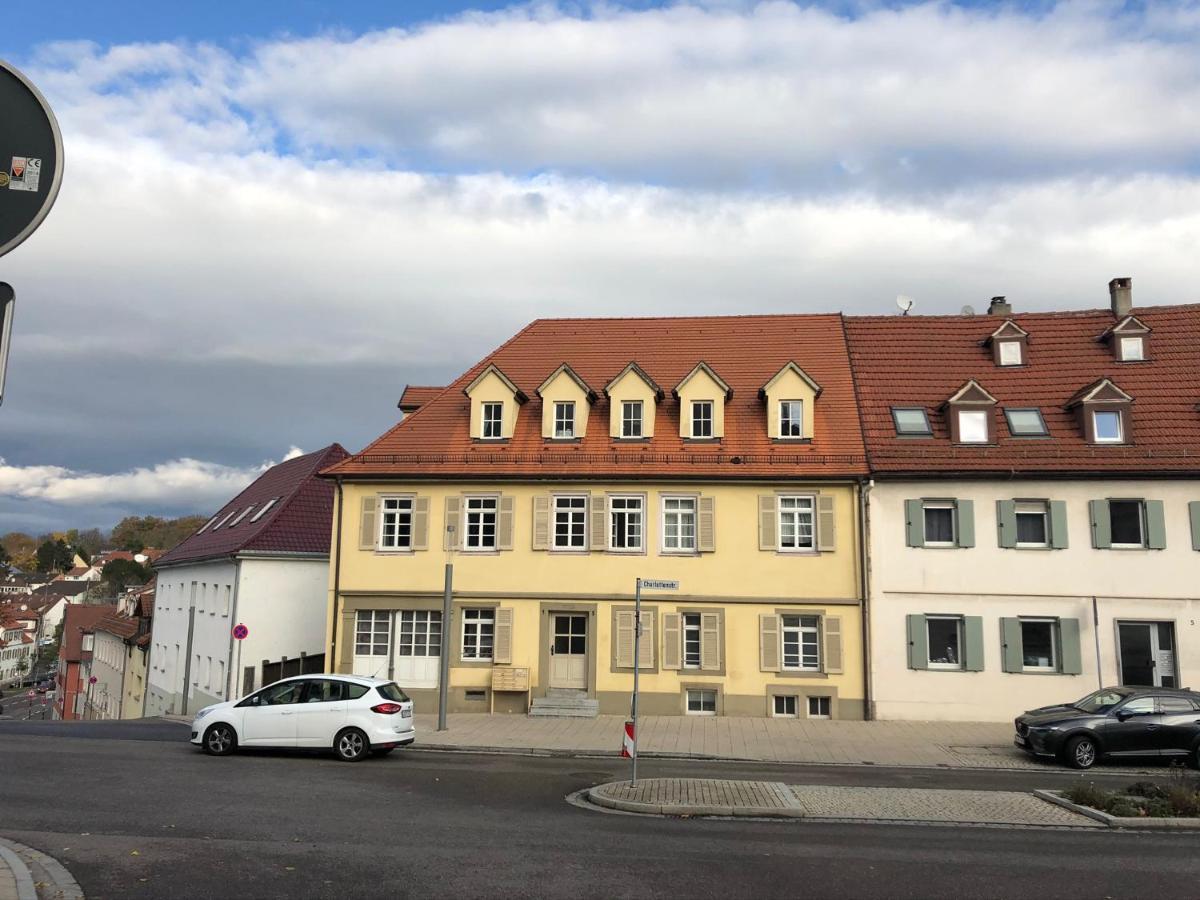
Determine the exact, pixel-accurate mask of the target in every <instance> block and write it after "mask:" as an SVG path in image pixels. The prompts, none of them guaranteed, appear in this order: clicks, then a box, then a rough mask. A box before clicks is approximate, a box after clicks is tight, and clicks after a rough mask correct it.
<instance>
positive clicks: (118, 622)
mask: <svg viewBox="0 0 1200 900" xmlns="http://www.w3.org/2000/svg"><path fill="white" fill-rule="evenodd" d="M93 631H107V632H108V633H109V634H115V635H116V636H117V637H119V638H122V639H124V640H128V639H129V638H131V637H133V636H134V635H135V634H137V632H138V623H137V620H136V619H130V618H129V617H128V616H122V615H119V614H117V613H112V614H111V615H107V616H104V618H102V619H100V620H99V621H98V622H97V623H96V624H95V626H94V628H93Z"/></svg>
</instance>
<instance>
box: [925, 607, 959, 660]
mask: <svg viewBox="0 0 1200 900" xmlns="http://www.w3.org/2000/svg"><path fill="white" fill-rule="evenodd" d="M925 628H926V633H927V637H928V639H929V644H928V646H929V668H931V669H961V668H962V667H963V664H962V644H963V621H962V619H961V618H960V617H959V616H926V617H925Z"/></svg>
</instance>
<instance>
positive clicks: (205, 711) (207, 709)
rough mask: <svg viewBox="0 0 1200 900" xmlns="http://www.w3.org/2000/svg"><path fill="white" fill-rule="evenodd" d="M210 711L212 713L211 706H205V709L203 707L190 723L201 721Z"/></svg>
mask: <svg viewBox="0 0 1200 900" xmlns="http://www.w3.org/2000/svg"><path fill="white" fill-rule="evenodd" d="M212 711H213V708H212V707H211V706H206V707H204V709H202V710H200V711H199V712H198V713H196V717H195V718H194V719H192V721H193V722H199V721H200V720H201V719H203V718H204V717H205V716H207V715H208V714H209V713H210V712H212Z"/></svg>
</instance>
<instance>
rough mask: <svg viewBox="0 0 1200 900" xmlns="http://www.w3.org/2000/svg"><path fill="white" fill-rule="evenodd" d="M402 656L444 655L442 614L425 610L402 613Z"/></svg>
mask: <svg viewBox="0 0 1200 900" xmlns="http://www.w3.org/2000/svg"><path fill="white" fill-rule="evenodd" d="M399 655H400V656H441V655H442V614H441V613H440V612H431V611H429V610H423V609H405V610H401V612H400V640H399Z"/></svg>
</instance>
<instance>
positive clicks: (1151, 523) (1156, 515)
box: [1146, 500, 1167, 550]
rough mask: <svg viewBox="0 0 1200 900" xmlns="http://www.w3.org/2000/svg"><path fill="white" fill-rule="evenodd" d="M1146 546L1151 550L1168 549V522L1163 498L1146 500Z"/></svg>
mask: <svg viewBox="0 0 1200 900" xmlns="http://www.w3.org/2000/svg"><path fill="white" fill-rule="evenodd" d="M1146 546H1147V547H1149V548H1150V549H1151V550H1166V549H1167V523H1166V519H1165V518H1164V517H1163V503H1162V501H1161V500H1147V501H1146Z"/></svg>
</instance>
